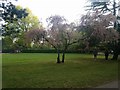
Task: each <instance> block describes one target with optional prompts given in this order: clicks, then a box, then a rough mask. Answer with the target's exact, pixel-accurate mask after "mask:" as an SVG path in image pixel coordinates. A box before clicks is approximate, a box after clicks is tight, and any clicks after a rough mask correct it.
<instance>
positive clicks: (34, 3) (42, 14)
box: [17, 0, 87, 23]
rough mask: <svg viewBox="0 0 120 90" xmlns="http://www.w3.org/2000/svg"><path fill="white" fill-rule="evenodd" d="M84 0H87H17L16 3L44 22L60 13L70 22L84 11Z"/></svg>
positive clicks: (85, 0)
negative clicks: (28, 9)
mask: <svg viewBox="0 0 120 90" xmlns="http://www.w3.org/2000/svg"><path fill="white" fill-rule="evenodd" d="M86 2H87V0H18V1H17V4H19V5H21V6H23V7H24V8H25V7H28V8H30V9H31V10H32V12H33V14H34V15H36V16H38V18H39V19H40V20H41V21H42V22H43V23H45V21H46V18H47V17H49V16H51V15H61V16H64V17H65V18H66V19H68V21H70V22H72V21H75V20H76V19H78V18H80V16H81V14H83V13H84V8H83V7H84V6H85V3H86Z"/></svg>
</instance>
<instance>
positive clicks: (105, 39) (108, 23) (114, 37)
mask: <svg viewBox="0 0 120 90" xmlns="http://www.w3.org/2000/svg"><path fill="white" fill-rule="evenodd" d="M115 21H116V18H115V16H113V15H112V14H107V15H103V14H101V13H99V11H95V12H91V13H88V14H87V15H84V16H83V17H82V18H81V23H80V26H79V30H82V31H83V33H84V35H86V36H87V37H89V38H87V39H85V41H86V42H88V43H87V46H96V45H99V44H100V43H102V44H103V43H112V42H118V39H119V34H118V32H117V31H116V30H115V29H114V27H113V24H114V22H115Z"/></svg>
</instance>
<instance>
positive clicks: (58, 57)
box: [57, 50, 60, 63]
mask: <svg viewBox="0 0 120 90" xmlns="http://www.w3.org/2000/svg"><path fill="white" fill-rule="evenodd" d="M57 53H58V56H57V63H60V52H59V50H57Z"/></svg>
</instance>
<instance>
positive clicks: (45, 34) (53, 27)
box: [27, 15, 83, 63]
mask: <svg viewBox="0 0 120 90" xmlns="http://www.w3.org/2000/svg"><path fill="white" fill-rule="evenodd" d="M47 22H48V29H47V30H46V31H45V30H31V31H30V32H28V33H27V35H28V37H29V38H28V39H31V41H34V42H39V43H40V42H41V40H45V41H47V42H48V43H49V44H51V45H52V47H53V48H55V50H56V51H57V54H58V56H57V63H60V62H61V61H60V51H62V63H64V58H65V52H66V50H67V48H68V47H69V46H70V45H72V44H74V43H77V42H78V41H80V40H82V39H83V37H82V35H81V34H80V33H79V32H78V31H77V30H76V28H74V27H75V26H74V24H73V23H71V24H67V23H66V19H65V18H64V17H61V16H59V15H55V16H51V17H49V18H47Z"/></svg>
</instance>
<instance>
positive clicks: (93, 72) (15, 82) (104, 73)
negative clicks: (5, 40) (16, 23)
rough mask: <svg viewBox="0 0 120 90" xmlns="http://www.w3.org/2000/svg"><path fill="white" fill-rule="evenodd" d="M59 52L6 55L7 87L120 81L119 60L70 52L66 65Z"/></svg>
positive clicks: (62, 86) (4, 74)
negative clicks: (57, 59)
mask: <svg viewBox="0 0 120 90" xmlns="http://www.w3.org/2000/svg"><path fill="white" fill-rule="evenodd" d="M56 56H57V54H47V53H41V54H40V53H20V54H3V55H2V58H3V59H2V64H3V65H2V70H3V76H2V78H3V80H2V82H3V88H48V87H50V88H70V87H72V88H90V87H96V86H99V85H101V84H104V83H107V82H110V81H112V80H116V79H117V77H118V74H117V72H118V63H117V61H105V60H104V56H102V55H100V56H99V57H98V60H97V61H94V60H93V56H92V55H89V54H67V55H66V60H65V63H64V64H57V63H56Z"/></svg>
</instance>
